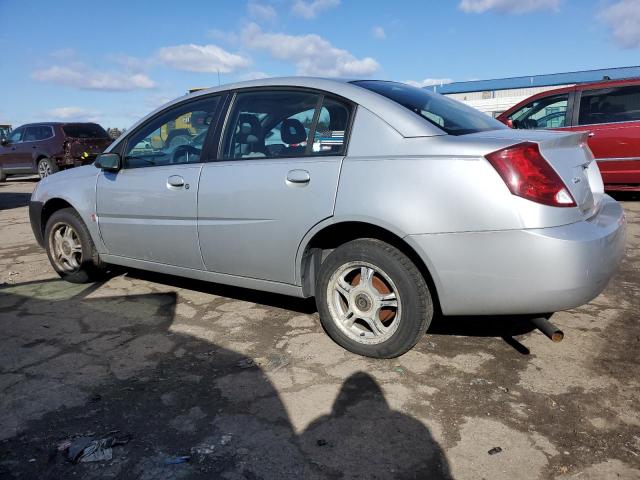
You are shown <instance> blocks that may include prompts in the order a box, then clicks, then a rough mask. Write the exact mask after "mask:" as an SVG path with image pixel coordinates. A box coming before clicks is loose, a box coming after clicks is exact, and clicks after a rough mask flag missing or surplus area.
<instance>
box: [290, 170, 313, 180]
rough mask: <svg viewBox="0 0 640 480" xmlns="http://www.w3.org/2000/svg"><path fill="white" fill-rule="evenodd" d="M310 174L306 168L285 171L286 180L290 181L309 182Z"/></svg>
mask: <svg viewBox="0 0 640 480" xmlns="http://www.w3.org/2000/svg"><path fill="white" fill-rule="evenodd" d="M310 180H311V176H310V175H309V172H307V171H306V170H289V172H287V182H291V183H309V181H310Z"/></svg>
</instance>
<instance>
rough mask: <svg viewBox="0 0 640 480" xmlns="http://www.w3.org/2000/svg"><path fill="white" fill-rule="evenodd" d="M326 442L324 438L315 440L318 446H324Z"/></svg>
mask: <svg viewBox="0 0 640 480" xmlns="http://www.w3.org/2000/svg"><path fill="white" fill-rule="evenodd" d="M326 444H327V441H326V440H325V439H324V438H319V439H318V440H316V445H318V446H319V447H324V446H325V445H326Z"/></svg>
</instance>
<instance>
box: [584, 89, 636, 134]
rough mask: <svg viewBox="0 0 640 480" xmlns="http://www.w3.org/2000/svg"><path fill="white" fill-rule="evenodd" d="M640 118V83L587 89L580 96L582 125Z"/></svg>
mask: <svg viewBox="0 0 640 480" xmlns="http://www.w3.org/2000/svg"><path fill="white" fill-rule="evenodd" d="M637 120H640V85H634V86H630V87H612V88H603V89H600V90H585V91H583V92H582V96H581V98H580V114H579V116H578V123H579V124H580V125H592V124H598V123H617V122H631V121H637Z"/></svg>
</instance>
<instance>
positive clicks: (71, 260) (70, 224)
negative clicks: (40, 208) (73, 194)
mask: <svg viewBox="0 0 640 480" xmlns="http://www.w3.org/2000/svg"><path fill="white" fill-rule="evenodd" d="M44 234H45V237H44V238H45V240H46V247H47V248H46V249H47V256H48V257H49V261H50V262H51V265H52V266H53V269H54V270H55V271H56V272H57V273H58V275H60V277H61V278H62V279H64V280H66V281H68V282H71V283H88V282H93V281H96V280H100V279H102V278H103V277H104V274H105V272H106V265H105V264H104V263H103V262H102V261H101V260H100V256H99V255H98V252H97V250H96V247H95V245H94V244H93V240H92V239H91V235H90V234H89V230H88V229H87V226H86V225H85V224H84V222H83V221H82V219H81V218H80V215H78V212H76V211H75V210H74V209H73V208H64V209H62V210H58V211H56V212H54V213H53V215H51V217H50V218H49V220H48V221H47V226H46V228H45V233H44Z"/></svg>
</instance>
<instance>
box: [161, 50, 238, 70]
mask: <svg viewBox="0 0 640 480" xmlns="http://www.w3.org/2000/svg"><path fill="white" fill-rule="evenodd" d="M158 59H159V60H160V61H161V62H162V63H164V64H165V65H167V66H169V67H172V68H175V69H177V70H185V71H187V72H202V73H215V72H218V71H220V72H222V73H230V72H234V71H236V70H238V69H241V68H245V67H247V66H249V65H250V64H251V61H250V60H249V59H248V58H246V57H243V56H242V55H238V54H235V53H230V52H227V51H226V50H225V49H223V48H220V47H218V46H217V45H194V44H189V45H175V46H172V47H163V48H161V49H160V50H159V51H158Z"/></svg>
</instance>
